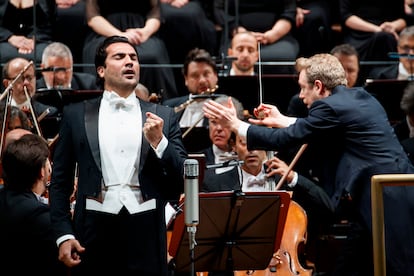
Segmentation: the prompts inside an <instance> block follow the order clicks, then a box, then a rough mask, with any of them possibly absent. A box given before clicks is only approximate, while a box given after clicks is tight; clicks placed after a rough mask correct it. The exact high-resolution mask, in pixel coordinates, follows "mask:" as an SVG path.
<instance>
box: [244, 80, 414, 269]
mask: <svg viewBox="0 0 414 276" xmlns="http://www.w3.org/2000/svg"><path fill="white" fill-rule="evenodd" d="M303 143H309V144H313V145H316V146H317V148H318V149H319V152H318V155H319V156H317V157H319V159H318V160H317V162H315V163H314V164H315V165H316V166H315V167H316V168H319V169H320V171H321V178H320V180H321V183H322V184H323V185H324V187H325V188H326V189H327V191H328V194H329V195H330V196H331V199H332V201H333V203H334V206H335V207H336V206H338V205H339V203H340V202H341V198H343V196H344V195H346V196H347V197H348V198H350V199H352V204H353V206H354V208H356V209H355V210H357V215H358V216H360V217H361V218H362V220H361V221H362V223H363V225H364V227H366V228H367V233H371V223H372V218H371V177H372V175H375V174H390V173H414V168H413V166H412V164H411V162H410V161H409V159H408V158H407V155H406V153H405V152H404V150H403V148H402V147H401V144H400V142H399V141H398V139H397V137H396V136H395V134H394V131H393V129H392V127H391V126H390V124H389V122H388V118H387V115H386V113H385V111H384V109H383V107H382V106H381V104H380V103H379V102H378V101H377V100H376V99H375V98H374V97H373V96H371V95H370V94H369V93H368V92H366V91H365V90H364V89H363V88H360V87H356V88H346V87H345V86H337V87H336V88H334V89H333V91H332V95H331V96H329V97H327V98H324V99H321V100H318V101H315V102H314V103H313V104H312V106H311V108H310V110H309V115H308V116H307V117H305V118H298V119H297V121H296V123H294V124H292V125H290V126H289V127H287V128H281V129H271V128H266V127H261V126H254V125H252V126H250V127H249V129H248V132H247V146H248V148H249V149H253V148H256V149H257V148H259V149H267V150H278V149H282V148H283V147H287V146H290V145H298V144H303ZM314 158H316V156H315V157H314ZM315 160H316V159H315ZM383 194H384V205H385V206H387V207H386V208H385V218H386V219H385V221H386V222H385V232H386V233H387V235H386V236H385V238H386V249H387V256H395V257H392V258H389V259H387V268H389V269H390V271H393V272H396V273H401V274H403V272H406V271H413V268H414V236H413V235H412V234H411V233H410V234H408V233H407V234H404V233H405V232H404V233H402V232H401V231H399V230H397V229H405V228H407V227H408V229H414V217H413V216H414V215H413V212H412V210H414V201H413V200H412V198H414V189H413V188H412V187H385V188H384V190H383ZM407 223H408V224H407Z"/></svg>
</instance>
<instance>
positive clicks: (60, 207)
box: [50, 97, 187, 269]
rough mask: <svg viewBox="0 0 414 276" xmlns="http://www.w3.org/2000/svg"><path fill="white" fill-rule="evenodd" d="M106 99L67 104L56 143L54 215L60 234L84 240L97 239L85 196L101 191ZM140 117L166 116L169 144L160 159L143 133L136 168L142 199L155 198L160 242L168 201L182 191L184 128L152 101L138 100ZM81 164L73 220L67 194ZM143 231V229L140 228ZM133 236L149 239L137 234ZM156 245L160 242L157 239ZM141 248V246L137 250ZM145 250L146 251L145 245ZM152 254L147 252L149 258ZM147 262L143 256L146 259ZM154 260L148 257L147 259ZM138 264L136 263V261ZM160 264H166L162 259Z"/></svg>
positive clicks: (85, 242) (82, 241)
mask: <svg viewBox="0 0 414 276" xmlns="http://www.w3.org/2000/svg"><path fill="white" fill-rule="evenodd" d="M101 98H102V97H98V98H95V99H92V100H89V101H84V102H81V103H77V104H72V105H69V106H66V107H65V109H64V111H63V119H62V122H61V128H60V132H59V140H58V142H57V144H56V147H55V153H54V157H55V158H54V162H53V174H52V180H51V185H50V199H51V217H52V222H53V227H54V231H55V234H56V237H61V236H62V235H65V234H73V235H75V237H77V238H78V239H79V240H80V242H81V243H83V244H86V246H87V245H88V243H89V242H90V241H93V238H94V234H95V231H96V230H95V228H94V221H91V220H90V219H91V216H87V215H86V211H85V199H86V198H87V197H94V198H97V197H98V196H99V194H100V193H101V189H102V187H101V183H102V168H101V156H100V150H99V140H98V117H99V107H100V102H101ZM139 102H140V105H141V111H142V118H143V122H142V123H144V122H145V118H146V116H145V113H146V112H153V113H156V114H157V115H158V116H160V117H161V118H163V119H164V126H163V133H164V136H165V137H166V138H167V139H168V147H167V148H166V150H165V152H164V154H163V157H162V158H161V159H158V157H157V156H156V154H155V152H154V151H153V149H152V148H151V146H150V144H149V143H148V141H147V140H146V139H145V137H142V144H141V157H140V158H141V159H140V167H139V169H138V175H139V182H140V185H141V186H140V189H141V192H142V196H143V198H144V200H145V201H146V200H149V199H153V198H154V199H157V213H158V218H157V222H156V223H158V224H159V227H160V228H159V230H160V231H159V237H158V238H159V241H160V242H161V244H162V241H165V239H166V237H165V231H166V229H165V218H164V204H165V202H166V201H167V200H177V199H178V197H179V195H180V194H181V193H182V192H183V163H184V160H185V158H186V156H187V154H186V152H185V149H184V147H183V145H182V142H181V136H180V135H181V132H180V129H179V127H178V124H177V121H175V120H174V116H173V110H171V109H170V108H167V107H164V106H162V105H157V104H153V103H149V102H144V101H139ZM75 163H78V164H79V165H78V167H79V176H78V191H77V195H76V207H75V212H74V219H73V221H72V220H71V218H70V215H69V213H68V211H69V210H68V206H69V197H70V194H71V193H72V190H73V179H74V168H75ZM142 230H143V231H145V227H144V228H142ZM130 238H131V239H145V238H146V237H145V236H143V237H141V236H139V235H138V234H137V235H135V236H132V237H130ZM154 244H158V243H157V242H156V241H154ZM137 250H138V249H137ZM143 250H144V249H143ZM156 250H157V251H158V254H160V255H159V256H161V258H162V257H163V254H165V256H166V252H165V248H162V247H161V248H157V249H156ZM150 257H151V255H149V256H148V258H150ZM143 262H145V260H143ZM148 263H150V261H148ZM132 265H134V266H135V265H137V264H132ZM158 265H159V266H158V268H156V269H159V267H162V266H164V264H162V263H159V264H158Z"/></svg>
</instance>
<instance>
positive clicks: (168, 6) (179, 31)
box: [160, 0, 217, 63]
mask: <svg viewBox="0 0 414 276" xmlns="http://www.w3.org/2000/svg"><path fill="white" fill-rule="evenodd" d="M161 17H162V18H163V22H162V24H161V27H160V34H161V38H162V39H163V41H164V43H165V45H166V47H167V50H168V55H169V57H170V61H171V63H182V62H183V60H184V58H185V56H186V55H187V53H188V52H189V51H190V50H191V49H194V48H203V49H205V50H206V51H208V52H209V53H210V54H211V55H214V54H215V53H216V52H217V49H216V48H217V33H216V30H215V26H214V23H213V22H212V21H210V20H209V19H208V18H207V16H206V13H205V11H204V10H203V7H202V4H201V3H200V1H198V0H174V1H171V0H161Z"/></svg>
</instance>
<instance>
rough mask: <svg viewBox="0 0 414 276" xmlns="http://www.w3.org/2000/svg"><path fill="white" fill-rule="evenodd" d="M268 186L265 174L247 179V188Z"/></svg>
mask: <svg viewBox="0 0 414 276" xmlns="http://www.w3.org/2000/svg"><path fill="white" fill-rule="evenodd" d="M265 184H266V175H265V174H260V175H258V176H253V175H252V176H249V177H248V178H247V179H246V185H247V187H252V186H263V185H265Z"/></svg>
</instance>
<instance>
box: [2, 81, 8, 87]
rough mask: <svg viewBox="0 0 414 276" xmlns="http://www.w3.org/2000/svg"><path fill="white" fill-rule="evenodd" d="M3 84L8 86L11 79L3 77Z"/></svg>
mask: <svg viewBox="0 0 414 276" xmlns="http://www.w3.org/2000/svg"><path fill="white" fill-rule="evenodd" d="M3 86H4V87H6V88H7V87H8V86H9V80H6V79H3Z"/></svg>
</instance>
